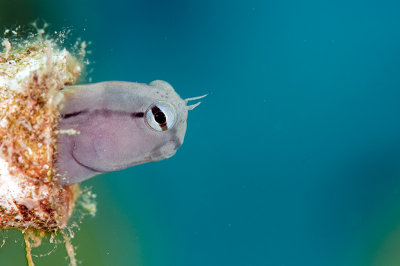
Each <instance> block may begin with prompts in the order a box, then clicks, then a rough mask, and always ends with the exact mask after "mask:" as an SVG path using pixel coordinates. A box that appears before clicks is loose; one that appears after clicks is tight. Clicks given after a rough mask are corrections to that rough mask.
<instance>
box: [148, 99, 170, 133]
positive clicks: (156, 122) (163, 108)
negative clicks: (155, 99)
mask: <svg viewBox="0 0 400 266" xmlns="http://www.w3.org/2000/svg"><path fill="white" fill-rule="evenodd" d="M175 120H176V114H175V110H174V108H173V107H172V106H171V105H169V104H167V103H155V104H152V105H151V106H150V107H149V108H148V109H147V111H146V123H147V124H148V125H149V126H150V127H151V128H152V129H154V130H156V131H166V130H168V129H170V128H172V127H173V126H174V124H175Z"/></svg>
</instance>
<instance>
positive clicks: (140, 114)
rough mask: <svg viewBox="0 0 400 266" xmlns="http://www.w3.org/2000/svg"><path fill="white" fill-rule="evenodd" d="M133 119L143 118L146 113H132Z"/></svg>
mask: <svg viewBox="0 0 400 266" xmlns="http://www.w3.org/2000/svg"><path fill="white" fill-rule="evenodd" d="M131 117H132V118H141V117H144V112H137V113H131Z"/></svg>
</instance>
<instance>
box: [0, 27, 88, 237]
mask: <svg viewBox="0 0 400 266" xmlns="http://www.w3.org/2000/svg"><path fill="white" fill-rule="evenodd" d="M6 33H8V32H7V31H6ZM15 34H16V33H15ZM9 35H11V36H12V34H11V33H10V34H9ZM6 36H7V35H6ZM55 43H56V41H54V40H52V39H50V38H48V37H46V36H44V35H43V34H42V33H41V32H39V33H37V34H30V35H29V36H28V37H25V38H17V37H15V36H13V37H12V38H11V39H10V38H3V39H1V40H0V44H1V45H2V48H3V49H2V51H1V49H0V228H3V229H4V228H19V229H28V228H32V229H40V230H44V231H54V230H59V229H63V228H65V227H66V226H67V222H68V220H69V218H70V216H71V213H72V211H73V209H74V202H75V200H76V198H77V196H78V194H79V187H78V185H71V186H65V187H62V186H60V185H58V184H57V183H56V182H55V175H56V174H57V173H56V171H55V170H54V168H53V165H54V158H55V154H56V153H57V147H56V139H57V134H58V133H59V132H58V131H57V124H58V110H57V106H58V105H59V104H60V103H61V102H62V97H60V94H58V93H57V92H58V91H59V90H60V89H61V88H63V86H65V85H70V84H74V83H75V82H76V81H77V80H78V78H79V76H80V74H81V72H82V68H83V65H84V64H83V61H82V57H79V56H74V55H73V54H71V53H70V52H69V51H67V50H66V49H62V48H60V47H58V46H57V45H56V44H55Z"/></svg>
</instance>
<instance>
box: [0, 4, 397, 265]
mask: <svg viewBox="0 0 400 266" xmlns="http://www.w3.org/2000/svg"><path fill="white" fill-rule="evenodd" d="M399 12H400V2H398V1H385V0H384V1H356V0H348V1H342V0H339V1H312V0H305V1H294V0H284V1H261V0H248V1H235V0H233V1H227V0H221V1H211V0H204V1H182V0H181V1H179V0H171V1H156V0H147V1H146V0H141V1H122V0H114V1H102V0H98V1H94V0H89V1H85V2H84V3H81V1H79V0H69V1H50V0H48V1H27V0H26V1H22V0H19V1H14V2H11V1H7V0H0V24H1V26H8V25H13V24H14V25H15V24H27V23H29V22H31V21H32V20H34V19H36V18H38V17H39V18H43V19H45V20H46V21H47V22H49V23H50V24H51V29H52V30H57V29H60V28H62V27H69V28H71V29H72V30H73V35H74V36H75V37H76V36H81V37H82V38H83V39H85V40H89V41H92V45H91V46H90V50H92V54H91V55H90V59H91V60H92V61H93V63H92V64H91V68H92V69H93V72H92V73H90V74H89V76H90V77H92V79H93V82H98V81H104V80H126V81H139V82H150V81H152V80H154V79H163V80H167V81H169V82H170V83H171V84H172V85H173V86H174V87H175V89H176V90H177V92H178V93H179V94H180V95H181V96H182V97H184V98H186V97H193V96H198V95H202V94H204V93H209V96H208V97H207V98H206V99H205V100H204V103H203V104H202V105H201V106H200V107H198V108H197V109H196V110H194V111H192V112H190V114H189V120H188V131H187V135H186V139H185V143H184V145H183V146H182V148H181V149H180V150H179V151H178V153H177V154H176V155H175V156H174V157H173V158H171V159H168V160H165V161H162V162H158V163H151V164H146V165H142V166H137V167H134V168H131V169H128V170H124V171H120V172H116V173H112V174H106V175H103V176H99V177H96V178H95V179H92V180H90V181H87V182H85V183H84V185H85V186H89V187H92V190H93V192H94V193H96V194H97V202H98V214H97V216H96V217H94V218H86V219H84V220H83V222H82V224H81V225H80V230H79V231H77V232H76V234H75V239H74V241H73V242H74V244H75V245H76V246H77V247H78V248H77V257H78V260H80V261H81V265H138V266H204V265H209V266H225V265H226V266H245V265H248V266H261V265H262V266H267V265H268V266H269V265H271V266H272V265H273V266H275V265H277V266H278V265H279V266H283V265H285V266H291V265H301V266H302V265H305V266H311V265H316V266H321V265H327V266H330V265H332V266H333V265H335V266H337V265H356V266H357V265H360V266H361V265H379V266H380V265H388V266H389V265H393V266H394V265H400V255H398V254H399V252H398V250H400V164H399V163H400V116H399V114H400V105H399V99H400V63H399V62H400V52H399V47H400V34H399V28H400V19H399ZM14 238H15V239H18V241H17V243H16V244H15V243H14V242H13V240H14ZM8 240H11V241H7V243H6V245H5V247H3V249H0V265H24V263H25V260H24V251H23V245H22V240H21V237H20V235H19V234H14V233H9V236H8ZM65 256H66V254H65V252H64V251H63V248H62V247H59V248H58V249H57V250H56V251H55V252H54V253H53V254H51V255H49V256H46V257H43V258H37V259H35V261H36V262H37V265H64V262H65V260H64V257H65ZM56 263H57V264H56Z"/></svg>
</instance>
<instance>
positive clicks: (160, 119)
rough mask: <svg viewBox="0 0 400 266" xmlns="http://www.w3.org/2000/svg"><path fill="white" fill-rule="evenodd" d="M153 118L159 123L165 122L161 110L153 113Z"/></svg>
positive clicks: (165, 119)
mask: <svg viewBox="0 0 400 266" xmlns="http://www.w3.org/2000/svg"><path fill="white" fill-rule="evenodd" d="M154 120H156V122H157V123H158V124H160V125H163V124H165V122H167V118H166V117H165V114H164V113H163V112H157V113H155V114H154Z"/></svg>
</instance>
